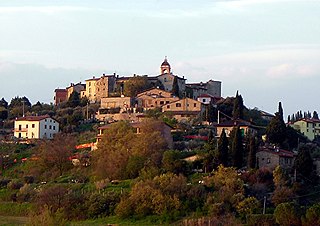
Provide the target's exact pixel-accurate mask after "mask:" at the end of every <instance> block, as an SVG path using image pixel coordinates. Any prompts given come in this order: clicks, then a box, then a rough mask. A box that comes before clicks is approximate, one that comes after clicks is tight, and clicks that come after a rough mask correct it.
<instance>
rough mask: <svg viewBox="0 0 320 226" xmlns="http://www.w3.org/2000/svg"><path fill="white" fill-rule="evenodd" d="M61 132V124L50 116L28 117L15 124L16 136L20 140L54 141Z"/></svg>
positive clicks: (19, 119) (18, 120)
mask: <svg viewBox="0 0 320 226" xmlns="http://www.w3.org/2000/svg"><path fill="white" fill-rule="evenodd" d="M58 132H59V123H58V122H57V121H56V120H55V119H53V118H51V117H50V116H48V115H45V116H27V117H22V118H18V119H17V120H16V121H15V122H14V136H15V137H17V138H19V139H44V138H46V139H52V138H53V135H54V134H56V133H58Z"/></svg>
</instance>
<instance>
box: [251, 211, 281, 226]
mask: <svg viewBox="0 0 320 226" xmlns="http://www.w3.org/2000/svg"><path fill="white" fill-rule="evenodd" d="M275 224H276V222H275V219H274V217H273V214H250V215H247V225H248V226H255V225H260V226H269V225H275Z"/></svg>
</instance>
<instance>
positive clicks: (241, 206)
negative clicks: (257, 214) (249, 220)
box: [236, 197, 260, 216]
mask: <svg viewBox="0 0 320 226" xmlns="http://www.w3.org/2000/svg"><path fill="white" fill-rule="evenodd" d="M259 206H260V203H259V201H258V200H257V199H256V198H255V197H248V198H245V199H244V200H242V201H241V202H239V203H238V204H237V206H236V208H237V212H238V213H239V214H241V215H244V216H246V215H248V214H252V213H253V212H254V211H255V210H256V209H258V208H259Z"/></svg>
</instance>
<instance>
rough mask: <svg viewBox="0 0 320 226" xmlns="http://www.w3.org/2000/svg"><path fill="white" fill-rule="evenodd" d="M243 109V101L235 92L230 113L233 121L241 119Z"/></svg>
mask: <svg viewBox="0 0 320 226" xmlns="http://www.w3.org/2000/svg"><path fill="white" fill-rule="evenodd" d="M243 109H244V106H243V99H242V96H241V95H239V94H238V91H237V94H236V97H235V100H234V103H233V112H232V115H233V119H243Z"/></svg>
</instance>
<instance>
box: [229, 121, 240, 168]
mask: <svg viewBox="0 0 320 226" xmlns="http://www.w3.org/2000/svg"><path fill="white" fill-rule="evenodd" d="M231 133H232V134H233V135H232V136H231V137H232V140H231V148H230V152H231V155H232V166H234V167H236V168H241V167H242V165H243V141H242V135H241V130H240V127H239V126H237V127H234V128H233V130H232V131H231Z"/></svg>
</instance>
